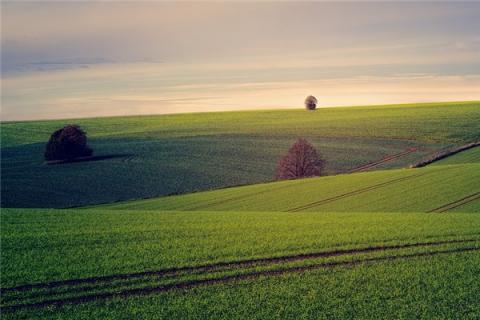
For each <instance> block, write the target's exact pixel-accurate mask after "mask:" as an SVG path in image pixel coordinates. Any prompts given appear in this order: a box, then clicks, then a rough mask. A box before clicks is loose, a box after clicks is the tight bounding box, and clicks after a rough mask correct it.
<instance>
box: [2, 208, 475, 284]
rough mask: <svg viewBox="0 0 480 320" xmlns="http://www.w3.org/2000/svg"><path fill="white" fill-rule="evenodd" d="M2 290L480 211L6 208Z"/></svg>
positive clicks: (406, 239) (393, 238)
mask: <svg viewBox="0 0 480 320" xmlns="http://www.w3.org/2000/svg"><path fill="white" fill-rule="evenodd" d="M1 219H2V224H1V240H2V251H1V259H2V279H1V281H2V283H1V284H2V288H5V287H12V286H17V285H21V284H28V283H36V282H45V281H53V280H64V279H75V278H84V277H92V276H103V275H110V274H118V273H132V272H142V271H146V270H158V269H163V268H171V267H182V266H194V265H202V264H206V263H215V262H224V261H239V260H244V259H251V258H259V257H272V256H284V255H292V254H300V253H311V252H322V251H328V250H333V249H350V248H363V247H366V246H372V245H380V244H399V243H417V242H428V241H437V240H445V239H467V238H468V239H469V238H472V237H477V236H479V233H478V230H480V216H479V215H478V214H475V213H455V214H421V213H361V214H356V213H274V212H270V213H268V212H264V213H254V212H211V213H207V212H196V213H193V212H161V211H157V212H148V211H143V212H142V211H113V210H103V211H102V210H73V209H71V210H25V209H4V210H2V212H1Z"/></svg>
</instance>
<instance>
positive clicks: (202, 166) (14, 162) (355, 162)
mask: <svg viewBox="0 0 480 320" xmlns="http://www.w3.org/2000/svg"><path fill="white" fill-rule="evenodd" d="M479 106H480V103H479V102H469V103H467V102H466V103H460V102H459V103H439V104H416V105H396V106H373V107H354V108H325V109H319V110H317V111H316V112H306V111H304V110H284V111H250V112H224V113H205V114H183V115H168V116H143V117H117V118H98V119H81V120H74V121H72V120H62V121H59V120H55V121H35V122H18V123H2V124H1V138H2V150H1V151H2V160H1V162H2V163H1V164H2V181H1V185H2V195H1V201H2V206H3V207H57V208H58V207H70V206H80V205H88V204H98V203H108V202H113V201H119V200H128V199H139V198H146V197H155V196H163V195H168V194H178V193H187V192H193V191H201V190H209V189H214V188H221V187H226V186H235V185H242V184H252V183H258V182H266V181H271V180H272V179H273V177H274V171H275V166H276V164H277V161H278V159H279V157H280V156H281V155H282V154H283V153H285V152H286V150H287V149H288V147H289V146H290V145H291V144H292V143H293V142H294V141H295V139H296V138H297V137H304V138H307V139H309V140H310V141H311V142H312V143H313V144H314V145H315V147H316V148H317V149H318V150H319V152H320V153H321V154H322V155H323V157H324V158H325V159H326V160H327V168H326V173H327V174H336V173H342V172H348V171H349V170H351V169H353V168H355V167H358V166H361V165H364V164H366V163H370V162H374V161H377V160H380V159H382V158H383V157H385V156H387V155H392V154H397V153H399V152H402V151H404V150H406V149H408V148H417V149H416V151H415V152H413V153H411V154H408V155H406V156H403V157H400V158H398V159H395V160H394V161H389V162H385V163H382V165H380V166H376V167H374V168H373V169H381V168H383V169H385V168H398V167H406V166H408V165H409V164H411V163H413V162H416V161H418V160H420V159H421V158H423V157H424V156H425V155H427V154H429V153H431V152H434V151H435V150H438V149H439V148H442V147H445V146H451V145H458V144H464V143H466V142H469V141H472V140H478V139H479V132H480V124H479V123H480V121H479V119H480V108H479ZM70 122H75V123H78V124H80V125H81V126H82V127H84V128H85V129H86V131H87V132H88V135H89V138H90V142H91V146H92V147H93V149H94V150H95V154H96V155H100V156H102V155H107V156H108V155H110V156H111V155H114V156H117V157H113V158H110V159H108V160H102V161H95V162H83V163H71V164H64V165H57V166H46V165H43V164H42V163H43V158H42V157H43V149H44V146H45V143H46V141H47V140H48V138H49V135H50V134H51V133H52V132H53V131H54V130H55V129H58V128H59V127H61V126H63V125H65V124H67V123H70ZM120 173H121V174H120ZM93 177H95V178H94V179H93Z"/></svg>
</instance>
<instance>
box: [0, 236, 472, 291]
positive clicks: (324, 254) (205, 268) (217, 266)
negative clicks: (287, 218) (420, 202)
mask: <svg viewBox="0 0 480 320" xmlns="http://www.w3.org/2000/svg"><path fill="white" fill-rule="evenodd" d="M476 241H480V238H473V239H458V240H457V239H453V240H443V241H434V242H433V241H431V242H417V243H406V244H398V245H379V246H370V247H363V248H355V249H340V250H332V251H321V252H312V253H305V254H295V255H286V256H279V257H267V258H257V259H247V260H240V261H230V262H228V261H226V262H218V263H211V264H204V265H199V266H186V267H178V268H168V269H160V270H154V271H144V272H136V273H124V274H113V275H109V276H99V277H89V278H79V279H68V280H59V281H51V282H44V283H34V284H25V285H20V286H16V287H10V288H1V292H2V293H9V292H13V291H28V290H32V289H52V288H56V287H61V286H74V285H79V284H86V283H87V284H88V283H99V282H112V281H115V280H125V279H132V278H142V277H149V276H166V275H172V274H173V275H176V274H179V273H185V272H196V273H198V272H210V271H221V270H222V269H224V268H229V269H232V268H235V269H239V268H242V267H248V266H252V265H258V264H262V265H267V264H276V263H282V262H292V261H301V260H308V259H316V258H328V257H335V256H342V255H352V254H362V253H369V252H375V251H385V250H395V249H397V250H398V249H408V248H415V247H429V246H439V245H445V244H456V243H469V242H476Z"/></svg>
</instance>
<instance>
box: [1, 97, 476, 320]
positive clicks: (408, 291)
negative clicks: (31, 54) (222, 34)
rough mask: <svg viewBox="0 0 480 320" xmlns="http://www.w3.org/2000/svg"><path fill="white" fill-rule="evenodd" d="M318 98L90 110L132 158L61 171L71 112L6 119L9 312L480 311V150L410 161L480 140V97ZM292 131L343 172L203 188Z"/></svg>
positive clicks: (256, 167)
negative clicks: (49, 158) (129, 111)
mask: <svg viewBox="0 0 480 320" xmlns="http://www.w3.org/2000/svg"><path fill="white" fill-rule="evenodd" d="M318 111H319V112H315V113H306V112H304V111H302V112H300V111H261V112H238V113H218V114H215V113H213V114H198V115H193V114H189V115H176V116H155V117H153V116H152V117H128V118H108V119H85V120H79V121H78V122H79V123H80V124H82V125H84V126H85V127H86V128H87V130H88V131H89V132H90V133H91V137H92V146H93V147H94V148H95V149H96V151H98V152H99V154H100V155H109V154H110V155H114V154H117V155H119V156H118V157H115V158H110V159H108V160H102V161H94V162H78V163H70V164H66V165H53V166H46V165H42V164H41V154H40V156H38V153H41V149H42V148H43V146H42V144H41V143H40V142H41V141H43V140H44V138H45V136H46V137H48V132H50V131H51V130H53V129H54V128H57V127H58V126H61V125H62V124H63V122H59V121H56V122H54V121H47V122H28V123H27V122H25V123H12V124H10V123H4V124H2V139H4V141H5V142H6V143H5V144H4V143H3V142H2V210H1V212H0V220H1V224H0V237H1V245H2V250H1V252H0V258H1V264H2V276H1V279H0V287H1V297H0V307H1V312H2V319H207V318H209V319H272V318H273V319H353V318H355V319H478V318H480V303H479V301H478V298H477V297H479V296H480V277H478V274H479V273H480V214H479V213H480V158H479V152H480V148H479V147H476V148H473V149H470V150H467V151H463V152H460V153H457V154H455V155H453V156H451V157H448V158H446V159H443V160H441V161H438V162H435V163H433V164H431V165H428V166H426V167H422V168H416V169H405V168H402V169H400V167H406V166H407V165H408V164H409V163H410V161H412V162H414V161H416V160H418V158H419V157H421V156H423V155H426V154H428V153H431V152H433V151H435V150H437V149H438V148H443V147H445V146H452V145H460V144H463V143H465V142H469V141H473V140H478V138H479V133H480V130H479V129H480V127H479V123H480V121H475V120H478V119H479V118H480V104H479V103H455V104H453V103H452V104H426V105H415V106H414V105H408V106H405V105H402V106H379V107H368V108H367V107H356V108H345V109H335V110H334V109H324V110H318ZM347 111H349V112H347ZM427 116H428V117H427ZM452 119H453V120H452ZM215 121H216V122H215ZM229 123H231V124H230V125H229ZM447 124H448V125H447ZM387 128H389V130H387ZM28 132H29V133H28ZM296 136H306V137H307V138H309V139H310V140H312V141H313V142H314V144H315V146H316V147H317V149H319V150H320V151H321V152H322V153H323V151H324V154H325V157H326V158H327V160H328V159H329V160H330V164H329V167H328V173H330V174H333V173H343V174H338V175H331V176H325V177H318V178H309V179H300V180H291V181H282V182H268V183H259V184H252V185H248V186H239V187H231V188H223V189H219V190H213V191H201V190H206V189H211V188H218V187H225V186H229V185H236V184H244V183H251V182H256V181H258V182H265V181H269V180H271V178H272V174H273V170H274V167H275V164H276V159H277V158H278V157H279V156H280V155H281V154H282V153H283V152H285V150H286V149H287V148H288V146H289V144H290V143H291V142H292V140H294V138H295V137H296ZM45 139H46V138H45ZM410 148H417V149H415V151H414V152H408V154H406V155H405V156H401V157H398V158H396V159H395V160H394V161H388V162H384V161H383V160H382V159H384V157H385V156H386V155H392V154H399V153H402V152H404V151H405V150H413V149H410ZM127 149H128V150H127ZM122 152H125V153H127V152H130V154H128V155H124V156H120V154H121V153H122ZM334 159H339V161H338V163H337V162H335V161H334ZM366 163H378V165H374V166H372V167H371V168H369V169H370V170H372V171H368V172H356V171H355V172H350V171H353V170H352V169H354V168H355V167H358V166H361V165H364V164H366ZM166 168H167V169H168V170H166ZM160 177H162V179H160ZM215 177H216V178H215ZM159 181H161V183H159ZM82 183H83V184H82ZM86 186H88V188H87V187H86ZM172 190H174V191H172ZM187 191H199V192H194V193H189V194H180V195H171V196H166V197H156V196H158V195H163V194H167V193H185V192H187ZM72 192H73V194H72ZM142 197H151V198H150V199H139V198H142ZM129 199H131V200H129ZM118 200H126V201H118ZM114 201H116V202H114ZM102 202H110V203H107V204H100V205H99V203H102ZM4 204H10V205H11V206H12V208H6V206H5V205H4ZM80 204H86V205H87V206H84V207H81V208H69V209H55V207H63V206H67V205H80ZM20 205H22V206H25V207H35V206H36V207H37V208H15V207H16V206H20ZM42 207H50V208H42Z"/></svg>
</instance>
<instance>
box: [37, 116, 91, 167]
mask: <svg viewBox="0 0 480 320" xmlns="http://www.w3.org/2000/svg"><path fill="white" fill-rule="evenodd" d="M92 154H93V150H92V149H90V148H89V147H88V146H87V135H86V133H85V131H83V130H82V129H80V127H79V126H77V125H67V126H65V127H63V128H62V129H59V130H57V131H55V132H54V133H52V135H51V136H50V140H49V141H48V143H47V146H46V148H45V160H47V161H53V160H67V161H69V160H73V159H75V158H80V157H89V156H91V155H92Z"/></svg>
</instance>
